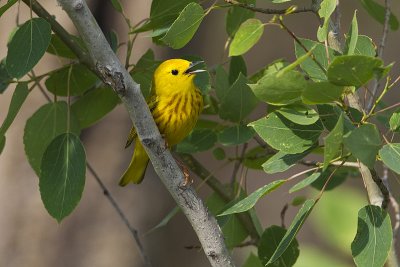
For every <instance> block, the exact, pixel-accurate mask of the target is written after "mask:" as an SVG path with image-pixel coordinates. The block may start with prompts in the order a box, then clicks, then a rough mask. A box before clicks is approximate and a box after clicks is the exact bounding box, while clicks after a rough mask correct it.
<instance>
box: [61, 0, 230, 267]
mask: <svg viewBox="0 0 400 267" xmlns="http://www.w3.org/2000/svg"><path fill="white" fill-rule="evenodd" d="M58 2H59V3H60V5H61V7H62V8H63V9H64V10H65V11H66V12H67V14H68V15H69V17H70V18H71V20H72V21H73V23H74V24H75V27H76V28H77V29H78V31H79V33H80V35H81V37H82V38H83V40H84V42H85V44H86V46H87V48H88V50H89V53H90V57H91V58H92V61H93V62H95V64H96V65H95V68H96V72H97V73H98V74H100V76H101V77H102V79H103V81H104V82H105V83H107V84H109V85H111V86H112V87H113V89H114V90H115V91H116V92H117V93H118V95H119V96H120V98H121V100H122V102H123V103H124V105H125V107H126V109H127V110H128V113H129V116H130V118H131V119H132V121H133V124H134V126H135V128H136V130H137V133H138V136H139V138H140V140H141V141H142V143H143V145H144V148H145V149H146V152H147V154H148V155H149V157H150V160H151V161H152V163H153V166H154V169H155V171H156V173H157V174H158V176H159V177H160V179H161V180H162V182H163V183H164V185H165V186H166V187H167V189H168V191H169V192H170V193H171V195H172V196H173V198H174V199H175V201H176V203H177V204H178V205H179V207H180V208H181V210H182V211H183V213H184V214H185V215H186V217H187V218H188V220H189V222H190V223H191V225H192V227H193V229H194V230H195V232H196V233H197V236H198V238H199V240H200V243H201V244H202V247H203V249H204V252H205V254H206V255H207V257H208V260H209V261H210V263H211V265H212V266H215V267H217V266H218V267H222V266H234V263H233V262H232V259H231V256H230V254H229V251H228V250H227V248H226V246H225V242H224V238H223V236H222V232H221V229H220V228H219V226H218V224H217V222H216V220H215V218H214V217H213V216H212V215H211V214H210V213H209V212H208V210H207V208H206V206H205V205H204V203H203V202H202V200H201V199H200V198H199V197H198V196H197V194H196V192H195V191H194V190H193V189H192V188H191V187H186V188H182V187H181V184H182V182H183V173H182V171H181V169H180V168H179V167H178V166H177V164H176V162H175V160H174V159H173V157H172V156H171V153H170V152H169V151H168V150H167V149H165V145H164V141H163V139H162V138H161V136H160V133H159V131H158V129H157V127H156V124H155V123H154V120H153V118H152V116H151V114H150V111H149V109H148V107H147V104H146V102H145V100H144V98H143V96H142V94H141V92H140V87H139V85H138V84H136V83H135V82H134V81H133V80H132V78H131V76H130V75H129V73H128V72H127V71H126V70H125V68H124V67H123V66H122V64H121V63H120V62H119V60H118V58H117V56H116V55H115V54H114V53H113V51H112V50H111V48H110V46H109V45H108V43H107V41H106V39H105V37H104V35H103V33H102V32H101V30H100V28H99V26H98V25H97V23H96V21H95V19H94V17H93V15H92V13H91V12H90V10H89V8H88V7H87V5H86V2H85V1H83V0H58Z"/></svg>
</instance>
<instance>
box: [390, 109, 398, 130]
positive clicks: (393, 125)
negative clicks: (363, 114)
mask: <svg viewBox="0 0 400 267" xmlns="http://www.w3.org/2000/svg"><path fill="white" fill-rule="evenodd" d="M389 126H390V130H391V131H392V132H397V131H398V130H399V128H400V112H396V113H393V114H392V116H390V120H389Z"/></svg>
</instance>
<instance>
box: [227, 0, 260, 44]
mask: <svg viewBox="0 0 400 267" xmlns="http://www.w3.org/2000/svg"><path fill="white" fill-rule="evenodd" d="M238 2H241V3H245V4H248V5H254V4H255V3H256V1H255V0H240V1H238ZM251 18H254V11H251V10H248V9H245V8H242V7H239V6H235V5H234V6H232V7H230V8H229V10H228V12H227V14H226V23H225V25H226V32H227V33H228V35H229V37H232V36H233V35H235V33H236V31H237V30H238V29H239V27H240V25H241V24H242V23H243V22H245V21H246V20H248V19H251Z"/></svg>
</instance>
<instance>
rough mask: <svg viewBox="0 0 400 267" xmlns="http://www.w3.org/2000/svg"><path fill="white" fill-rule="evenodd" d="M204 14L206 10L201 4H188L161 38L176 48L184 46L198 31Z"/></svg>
mask: <svg viewBox="0 0 400 267" xmlns="http://www.w3.org/2000/svg"><path fill="white" fill-rule="evenodd" d="M204 16H205V14H204V10H203V8H202V7H201V6H200V5H199V4H197V3H194V2H192V3H190V4H188V5H187V6H186V7H185V8H184V9H183V10H182V12H181V13H180V14H179V17H178V18H177V19H176V20H175V21H174V23H173V24H172V25H171V28H169V30H168V31H167V33H166V34H165V35H164V37H163V38H161V39H160V40H161V41H162V42H163V43H165V44H166V45H168V46H169V47H172V48H174V49H179V48H182V47H184V46H185V45H186V44H187V43H188V42H189V41H190V40H191V39H192V37H193V35H194V34H195V33H196V31H197V29H198V28H199V26H200V23H201V21H202V20H203V18H204Z"/></svg>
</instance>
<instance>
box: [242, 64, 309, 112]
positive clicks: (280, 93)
mask: <svg viewBox="0 0 400 267" xmlns="http://www.w3.org/2000/svg"><path fill="white" fill-rule="evenodd" d="M249 86H250V88H251V89H252V90H253V92H254V94H255V95H256V97H257V98H258V99H260V100H262V101H264V102H266V103H268V104H272V105H288V104H292V103H295V102H298V101H300V100H301V94H302V92H303V90H304V89H305V88H306V87H307V82H306V80H305V79H304V77H303V75H301V73H299V72H297V71H288V72H285V73H281V72H275V73H271V74H268V75H266V76H264V77H262V78H261V79H260V80H259V81H258V82H257V83H256V84H249Z"/></svg>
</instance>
